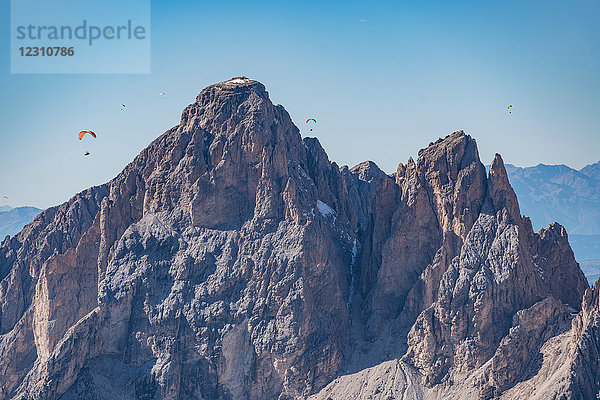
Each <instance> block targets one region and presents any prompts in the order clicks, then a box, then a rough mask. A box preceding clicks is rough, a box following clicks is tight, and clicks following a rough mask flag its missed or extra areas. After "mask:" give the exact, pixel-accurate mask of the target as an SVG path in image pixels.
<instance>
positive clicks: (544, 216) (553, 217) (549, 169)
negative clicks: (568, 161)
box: [506, 161, 600, 281]
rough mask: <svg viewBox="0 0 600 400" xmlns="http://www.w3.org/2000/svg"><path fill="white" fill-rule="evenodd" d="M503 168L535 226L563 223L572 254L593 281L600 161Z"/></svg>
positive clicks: (598, 266) (599, 271)
mask: <svg viewBox="0 0 600 400" xmlns="http://www.w3.org/2000/svg"><path fill="white" fill-rule="evenodd" d="M506 171H507V172H508V176H509V179H510V183H511V185H512V187H513V188H514V190H515V192H516V193H517V197H518V199H519V205H520V207H521V213H522V214H524V215H527V216H529V217H530V218H531V222H532V223H533V226H534V228H535V229H536V230H538V229H541V228H545V227H546V226H548V224H550V223H552V222H554V221H556V222H559V223H560V224H561V225H563V226H564V227H565V228H566V229H567V232H568V233H569V243H570V244H571V247H572V249H573V252H574V253H575V258H576V259H577V261H579V262H580V263H582V268H583V269H584V272H585V273H586V276H587V277H588V279H593V280H594V281H595V278H597V277H598V276H600V161H599V162H597V163H594V164H590V165H588V166H586V167H584V168H582V169H580V170H576V169H573V168H570V167H568V166H566V165H544V164H538V165H536V166H534V167H526V168H521V167H516V166H514V165H511V164H506ZM584 261H585V262H584Z"/></svg>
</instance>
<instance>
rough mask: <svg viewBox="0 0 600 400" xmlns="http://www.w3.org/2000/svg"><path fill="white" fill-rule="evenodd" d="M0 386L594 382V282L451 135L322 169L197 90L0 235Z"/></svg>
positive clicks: (315, 158)
mask: <svg viewBox="0 0 600 400" xmlns="http://www.w3.org/2000/svg"><path fill="white" fill-rule="evenodd" d="M0 279H1V285H0V304H1V313H0V338H1V339H0V398H2V399H9V398H17V399H306V398H309V397H310V398H313V399H452V398H455V399H473V398H483V399H491V398H498V397H500V398H506V399H517V398H528V399H529V398H531V399H535V398H539V399H542V398H543V399H553V398H556V399H559V398H560V399H580V398H594V397H595V395H596V393H597V392H598V390H599V388H600V387H599V386H600V385H599V383H598V380H597V377H598V376H599V372H600V370H599V365H598V364H599V358H598V357H599V355H598V352H599V345H600V343H599V340H600V332H599V329H598V328H599V323H600V315H599V310H600V294H599V293H598V287H595V288H593V289H590V288H588V284H587V282H586V279H585V277H584V276H583V273H582V272H581V270H580V268H579V266H578V264H577V263H576V261H575V259H574V257H573V253H572V251H571V249H570V247H569V243H568V238H567V234H566V231H565V229H564V228H563V227H562V226H560V225H558V224H552V225H550V226H548V227H547V228H546V229H542V230H541V231H539V232H538V233H536V232H534V231H533V229H532V225H531V222H530V221H529V219H528V218H526V217H523V216H521V213H520V210H519V205H518V202H517V198H516V196H515V194H514V192H513V190H512V188H511V186H510V184H509V181H508V178H507V174H506V170H505V168H504V164H503V161H502V158H501V157H500V156H499V155H497V156H496V158H495V159H494V161H493V163H492V165H491V166H490V169H489V174H487V173H486V170H485V167H484V166H483V164H482V163H481V162H480V160H479V155H478V152H477V145H476V142H475V140H474V139H472V138H471V137H470V136H468V135H466V134H464V133H463V132H455V133H453V134H452V135H450V136H448V137H446V138H444V139H440V140H438V141H437V142H435V143H431V144H430V145H429V146H428V147H427V148H425V149H423V150H421V151H420V152H419V156H418V159H417V160H416V161H414V160H412V159H410V160H408V162H407V163H406V164H400V165H399V166H398V169H397V171H396V172H395V173H394V174H392V175H387V174H385V173H384V172H382V171H381V170H380V169H379V168H378V167H377V166H376V165H375V164H374V163H372V162H365V163H362V164H359V165H357V166H356V167H353V168H348V167H341V168H340V167H339V166H338V165H337V164H336V163H335V162H331V161H330V160H329V159H328V158H327V154H326V153H325V151H324V150H323V148H322V147H321V145H320V144H319V142H318V140H317V139H314V138H305V139H302V138H301V136H300V133H299V131H298V129H297V128H296V127H295V126H294V125H293V123H292V121H291V119H290V117H289V115H288V114H287V112H286V111H285V110H284V108H283V107H282V106H279V105H273V104H272V103H271V101H270V100H269V97H268V94H267V92H266V90H265V88H264V86H263V85H262V84H260V83H258V82H256V81H252V80H249V79H245V78H235V79H233V80H230V81H227V82H223V83H220V84H216V85H213V86H210V87H208V88H206V89H204V90H203V91H202V93H200V95H199V96H198V98H197V99H196V102H195V103H193V104H191V105H190V106H188V107H187V108H186V109H185V110H184V111H183V114H182V117H181V122H180V124H179V125H178V126H176V127H174V128H172V129H171V130H169V131H167V132H166V133H164V134H163V135H162V136H160V137H159V138H158V139H156V140H155V141H154V142H153V143H152V144H150V146H148V148H146V149H145V150H144V151H143V152H142V153H141V154H140V155H139V156H138V157H137V158H136V159H135V160H134V161H133V162H132V163H131V164H130V165H128V166H127V167H126V168H125V169H124V171H123V172H122V173H121V174H119V175H118V176H117V177H116V178H115V179H113V180H112V181H110V182H108V183H106V184H104V185H101V186H97V187H93V188H90V189H88V190H86V191H84V192H82V193H79V194H77V195H76V196H74V197H73V198H72V199H71V200H70V201H69V202H67V203H65V204H63V205H60V206H58V207H54V208H50V209H48V210H45V211H44V212H43V213H42V214H41V215H39V216H38V217H37V218H36V219H35V220H34V221H33V222H32V223H31V224H29V225H27V226H26V227H25V228H24V229H23V231H21V232H20V233H19V234H17V235H16V236H15V237H12V238H7V239H6V240H4V242H3V243H2V245H1V247H0Z"/></svg>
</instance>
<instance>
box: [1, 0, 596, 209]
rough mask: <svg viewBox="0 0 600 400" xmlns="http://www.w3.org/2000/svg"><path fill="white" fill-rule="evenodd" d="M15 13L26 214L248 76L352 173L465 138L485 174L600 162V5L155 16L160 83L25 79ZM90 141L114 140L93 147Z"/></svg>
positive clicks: (187, 8) (5, 79)
mask: <svg viewBox="0 0 600 400" xmlns="http://www.w3.org/2000/svg"><path fill="white" fill-rule="evenodd" d="M0 7H1V11H2V12H1V17H0V18H1V21H2V30H3V31H4V34H2V35H1V38H0V54H1V57H2V63H1V64H0V87H1V88H2V92H1V96H2V107H1V108H0V143H1V144H0V195H7V196H9V198H10V201H9V204H11V205H13V206H17V205H34V206H38V207H48V206H51V205H55V204H59V203H61V202H63V201H66V200H67V199H69V198H70V197H71V196H72V195H73V194H74V193H76V192H78V191H81V190H83V189H85V188H87V187H89V186H92V185H98V184H101V183H104V182H106V181H108V180H109V179H111V178H112V177H114V176H115V175H116V174H117V173H118V172H119V171H120V170H121V169H122V168H123V167H124V166H125V165H126V164H127V163H129V162H130V161H131V160H132V159H133V158H134V157H135V156H136V155H137V154H138V153H139V152H140V151H141V150H142V149H143V148H144V147H146V146H147V145H148V143H149V142H150V141H152V140H153V139H154V138H156V137H157V136H158V135H160V134H161V133H162V132H164V131H165V130H166V129H168V128H170V127H172V126H174V125H176V124H177V123H178V122H179V117H180V113H181V110H182V109H183V108H184V107H185V106H186V105H187V104H189V103H191V102H193V101H194V98H195V96H196V95H197V94H198V93H199V92H200V90H201V89H202V88H204V87H205V86H207V85H209V84H211V83H214V82H219V81H223V80H227V79H229V78H231V77H233V76H239V75H246V76H248V77H250V78H253V79H257V80H260V81H261V82H263V83H264V84H265V85H266V86H267V89H268V90H269V93H270V95H271V99H272V100H273V102H274V103H280V104H283V105H284V106H285V108H286V109H287V110H288V111H289V112H290V114H291V115H292V118H293V119H294V121H295V123H296V125H298V126H299V127H300V128H301V129H302V130H303V131H306V130H305V129H304V126H303V123H304V121H305V120H306V118H308V117H314V118H316V119H317V120H318V121H319V123H318V127H317V129H315V131H313V132H310V135H313V134H314V135H316V136H317V137H318V138H319V139H320V141H321V143H322V144H323V146H324V148H325V149H326V151H327V152H328V154H329V156H330V158H331V159H332V160H335V161H337V162H338V163H339V164H340V165H343V164H349V165H354V164H356V163H358V162H361V161H364V160H366V159H370V160H373V161H375V162H376V163H377V164H378V165H380V167H382V168H383V169H384V170H385V171H387V172H392V171H394V170H395V168H396V166H397V164H398V163H399V162H405V161H406V160H407V159H408V157H409V156H413V157H415V156H416V154H417V152H418V150H419V149H420V148H422V147H425V146H426V145H427V144H428V143H429V142H431V141H434V140H435V139H437V138H438V137H441V136H445V135H447V134H449V133H451V132H453V131H455V130H459V129H463V130H465V131H466V132H467V133H469V134H471V135H472V136H474V137H475V138H476V140H477V142H478V144H479V150H480V154H481V158H482V161H484V162H485V163H488V162H490V161H491V160H492V158H493V154H494V153H496V152H499V153H501V154H502V155H503V157H504V160H505V162H510V163H513V164H517V165H521V166H527V165H534V164H537V163H540V162H542V163H546V164H562V163H564V164H567V165H570V166H573V167H576V168H581V167H583V166H584V165H586V164H589V163H592V162H596V161H598V160H599V159H600V131H599V127H600V43H599V39H600V24H598V20H599V19H600V2H599V1H597V0H588V1H578V0H572V1H566V0H565V1H547V0H544V1H541V0H540V1H522V0H521V1H496V2H482V1H472V2H471V1H463V2H450V1H380V2H347V1H344V2H333V1H329V2H324V1H323V2H317V1H304V2H291V1H273V2H266V1H255V2H251V3H250V2H241V1H240V2H233V1H219V2H214V3H206V2H201V1H169V2H166V1H165V2H158V1H153V2H152V14H151V15H152V23H151V38H152V42H151V51H152V65H151V73H150V74H144V75H122V74H105V75H102V74H78V75H77V74H75V75H67V74H62V75H55V74H39V75H17V74H14V75H13V74H10V59H9V51H10V43H9V39H8V38H9V27H10V20H9V15H10V13H9V4H8V2H2V5H1V6H0ZM361 20H362V21H361ZM162 91H165V92H167V96H166V97H165V99H163V100H161V99H160V98H159V96H158V93H160V92H162ZM121 103H125V104H126V105H127V110H126V111H125V112H122V111H120V109H119V105H120V104H121ZM509 103H510V104H513V106H514V108H513V112H512V114H510V115H509V114H507V112H506V105H507V104H509ZM82 129H91V130H94V131H96V132H97V133H98V134H99V137H98V140H97V141H95V142H94V143H93V144H89V145H88V144H83V143H81V142H79V141H77V140H76V137H75V136H76V134H77V132H79V131H80V130H82ZM303 133H304V134H309V133H308V132H303ZM88 149H89V150H90V151H92V152H93V154H92V156H90V157H83V152H84V151H85V150H88Z"/></svg>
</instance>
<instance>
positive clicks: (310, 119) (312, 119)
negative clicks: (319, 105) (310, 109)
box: [306, 118, 317, 124]
mask: <svg viewBox="0 0 600 400" xmlns="http://www.w3.org/2000/svg"><path fill="white" fill-rule="evenodd" d="M309 121H314V122H315V124H316V123H317V120H316V119H314V118H309V119H307V120H306V123H307V124H308V122H309Z"/></svg>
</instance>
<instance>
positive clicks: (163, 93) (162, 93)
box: [158, 92, 166, 97]
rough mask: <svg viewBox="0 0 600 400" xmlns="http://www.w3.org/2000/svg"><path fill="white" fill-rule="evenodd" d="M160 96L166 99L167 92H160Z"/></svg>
mask: <svg viewBox="0 0 600 400" xmlns="http://www.w3.org/2000/svg"><path fill="white" fill-rule="evenodd" d="M158 95H159V96H160V97H165V95H166V93H165V92H160V93H159V94H158Z"/></svg>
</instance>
